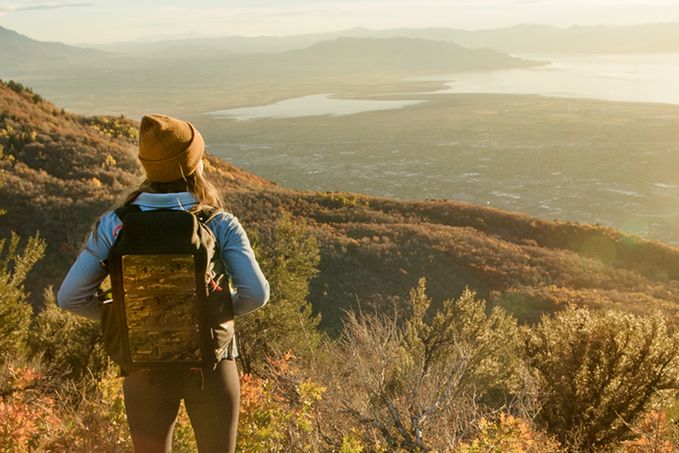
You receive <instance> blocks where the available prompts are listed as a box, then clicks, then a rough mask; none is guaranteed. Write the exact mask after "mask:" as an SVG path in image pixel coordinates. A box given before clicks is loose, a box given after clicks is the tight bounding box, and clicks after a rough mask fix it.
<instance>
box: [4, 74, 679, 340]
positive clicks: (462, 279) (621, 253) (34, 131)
mask: <svg viewBox="0 0 679 453" xmlns="http://www.w3.org/2000/svg"><path fill="white" fill-rule="evenodd" d="M135 141H136V123H135V122H133V121H131V120H128V119H125V118H119V117H83V116H79V115H74V114H70V113H67V112H64V111H63V110H62V109H60V108H58V107H56V106H54V105H53V104H51V103H49V102H47V101H45V100H43V99H42V98H41V97H40V96H38V95H36V94H34V93H32V92H30V91H27V90H26V89H22V88H21V87H20V86H18V85H16V84H10V85H8V84H4V83H3V84H1V85H0V144H1V145H2V149H3V152H2V157H1V158H0V181H1V182H2V184H1V186H0V209H4V210H6V211H7V214H6V215H5V216H4V217H3V218H2V222H1V223H0V237H5V236H7V234H8V233H9V231H10V230H14V231H17V232H20V233H21V234H22V235H23V236H24V237H26V236H28V235H29V234H33V233H34V232H36V231H40V234H41V236H42V237H44V238H45V239H46V240H47V243H48V251H47V257H46V258H45V259H43V261H42V262H41V263H40V264H39V265H38V266H37V268H36V269H35V271H34V272H33V274H32V275H31V279H30V289H31V290H32V292H33V297H34V299H35V300H39V296H40V293H41V291H42V289H43V288H44V286H45V285H47V284H53V285H58V284H59V281H60V279H61V278H63V275H64V274H65V271H66V270H67V268H68V266H69V265H70V263H71V261H72V260H73V258H74V257H75V255H76V253H77V251H78V248H79V247H80V245H81V243H82V240H83V238H84V236H85V234H86V233H87V231H88V229H89V228H90V226H91V225H92V224H93V222H94V221H95V219H96V217H97V215H98V214H100V213H102V212H103V211H104V210H105V209H107V208H108V207H109V206H110V205H111V203H112V202H113V200H114V199H116V198H117V197H119V196H120V195H121V194H122V193H123V191H124V190H125V188H126V187H127V186H129V185H130V184H132V183H133V182H134V181H135V180H136V179H137V178H138V176H139V167H138V166H137V164H136V161H135ZM209 162H210V165H208V166H207V172H208V175H209V176H210V177H211V178H212V179H213V180H214V181H216V183H217V185H218V187H219V188H220V189H221V190H222V192H223V193H224V196H225V198H226V200H227V204H228V205H229V207H230V209H231V210H232V211H233V212H234V213H235V214H236V215H237V216H238V217H239V218H240V219H241V220H242V221H243V223H244V224H245V226H246V228H247V229H248V230H250V231H252V232H254V231H256V230H258V229H261V228H267V227H270V226H271V225H272V223H273V222H274V221H275V217H276V216H277V213H278V212H280V210H286V211H288V212H290V213H292V214H293V216H295V218H297V219H299V220H300V221H305V222H307V223H308V225H309V227H310V230H311V231H312V232H313V234H314V235H315V236H316V237H317V238H318V240H319V245H320V247H321V264H320V271H321V272H320V275H319V276H318V277H317V278H316V279H315V280H313V282H312V293H311V296H310V300H311V302H312V303H313V305H314V307H315V309H316V310H318V311H320V312H321V313H322V314H323V317H324V322H323V326H324V327H325V328H327V329H329V330H335V329H336V328H337V327H338V325H339V324H338V323H339V320H340V318H341V317H342V313H343V310H344V309H356V308H358V307H360V309H361V310H363V311H372V310H386V309H391V308H392V307H393V306H394V305H397V304H398V303H399V300H402V298H403V297H405V296H406V294H407V292H408V290H409V289H410V288H412V287H414V286H415V285H416V283H417V280H418V279H419V277H421V276H426V277H427V279H428V289H429V293H430V294H431V295H432V296H433V298H434V300H435V301H438V302H440V301H441V299H442V298H443V297H450V296H454V295H457V294H459V293H460V291H461V290H462V289H463V288H464V287H465V286H469V287H471V288H472V289H475V290H477V291H478V292H479V293H480V294H481V295H482V296H484V297H487V298H489V299H491V300H492V301H494V302H497V303H501V304H503V305H505V306H507V307H508V308H509V309H510V310H511V311H513V312H514V313H515V314H517V315H519V316H520V317H521V318H523V319H526V320H531V319H534V318H535V317H536V316H537V315H538V314H539V313H540V312H543V311H553V310H556V309H558V308H560V307H563V306H564V305H565V304H566V303H568V302H574V303H576V304H581V305H587V306H592V307H598V308H603V307H611V306H615V307H618V308H622V309H626V310H630V311H634V312H643V313H648V312H652V311H655V310H662V311H663V312H665V313H666V314H667V315H669V316H670V317H671V318H672V319H673V320H675V321H676V320H677V319H679V317H678V315H677V302H679V249H675V248H672V247H669V246H666V245H664V244H661V243H654V242H648V241H643V240H640V239H637V238H634V237H630V236H627V235H624V234H622V233H619V232H617V231H614V230H611V229H607V228H603V227H598V226H589V225H578V224H571V223H562V222H550V221H543V220H538V219H535V218H531V217H528V216H525V215H521V214H514V213H509V212H505V211H501V210H497V209H492V208H487V207H482V206H476V205H470V204H465V203H460V202H454V201H398V200H393V199H387V198H377V197H369V196H364V195H359V194H352V193H317V192H304V191H294V190H289V189H285V188H282V187H279V186H277V185H275V184H273V183H271V182H269V181H266V180H264V179H261V178H259V177H257V176H254V175H251V174H248V173H246V172H244V171H242V170H240V169H238V168H236V167H234V166H232V165H230V164H228V163H226V162H224V161H221V160H219V159H217V158H214V157H211V158H210V160H209ZM273 291H274V294H275V288H274V289H273ZM274 303H275V301H274Z"/></svg>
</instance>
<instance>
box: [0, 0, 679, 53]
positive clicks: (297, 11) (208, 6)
mask: <svg viewBox="0 0 679 453" xmlns="http://www.w3.org/2000/svg"><path fill="white" fill-rule="evenodd" d="M648 22H679V0H191V1H176V0H165V1H161V0H108V1H102V0H75V1H67V0H54V1H45V0H0V26H2V27H5V28H9V29H11V30H14V31H17V32H19V33H22V34H24V35H27V36H29V37H31V38H33V39H37V40H40V41H61V42H65V43H69V44H83V43H107V42H120V41H131V40H135V39H148V38H158V37H169V36H179V37H185V36H199V35H205V36H214V35H242V36H260V35H291V34H300V33H313V32H324V31H335V30H342V29H347V28H353V27H367V28H373V29H387V28H395V27H412V28H423V27H452V28H463V29H468V30H477V29H484V28H497V27H504V26H510V25H515V24H518V23H540V24H548V25H556V26H561V27H567V26H571V25H591V24H607V25H608V24H610V25H626V24H636V23H648Z"/></svg>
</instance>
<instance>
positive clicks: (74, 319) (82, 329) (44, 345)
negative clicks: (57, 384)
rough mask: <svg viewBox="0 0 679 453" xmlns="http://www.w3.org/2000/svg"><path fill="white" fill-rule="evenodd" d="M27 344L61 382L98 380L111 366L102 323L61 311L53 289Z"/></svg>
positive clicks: (47, 297) (46, 296) (50, 290)
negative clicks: (88, 376)
mask: <svg viewBox="0 0 679 453" xmlns="http://www.w3.org/2000/svg"><path fill="white" fill-rule="evenodd" d="M28 342H29V345H30V348H31V353H32V354H33V355H34V356H40V357H42V360H43V362H44V364H45V365H46V366H47V367H48V369H49V373H51V374H53V375H55V376H59V377H60V378H62V379H73V380H81V379H83V378H84V377H85V376H87V375H92V376H94V377H95V378H99V377H100V376H101V375H102V374H103V373H104V372H105V371H106V370H107V369H108V367H109V366H111V365H110V361H109V359H108V358H107V355H106V352H105V351H104V348H103V344H102V342H101V326H100V323H99V322H98V321H92V320H89V319H86V318H83V317H81V316H77V315H75V314H73V313H70V312H68V311H66V310H62V309H61V308H59V307H58V306H57V303H56V299H55V297H54V293H53V292H52V289H51V288H49V289H47V290H45V293H44V303H43V310H42V312H40V314H39V315H38V316H36V317H35V318H34V319H33V322H32V324H31V329H30V334H29V337H28Z"/></svg>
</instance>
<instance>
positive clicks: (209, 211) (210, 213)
mask: <svg viewBox="0 0 679 453" xmlns="http://www.w3.org/2000/svg"><path fill="white" fill-rule="evenodd" d="M220 212H221V210H220V209H219V208H215V207H214V206H201V207H200V208H199V209H198V210H197V211H194V212H193V215H195V216H196V218H197V219H198V221H199V222H200V223H202V224H203V225H206V224H207V223H208V222H209V221H210V220H212V219H213V218H214V217H215V216H216V215H217V214H219V213H220Z"/></svg>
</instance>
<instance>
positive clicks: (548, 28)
mask: <svg viewBox="0 0 679 453" xmlns="http://www.w3.org/2000/svg"><path fill="white" fill-rule="evenodd" d="M677 25H678V24H676V23H662V22H661V23H645V24H635V25H572V26H569V27H556V26H552V25H544V24H517V25H512V26H508V27H501V28H489V29H481V30H465V29H456V28H449V27H426V28H411V27H401V28H392V29H381V30H377V29H369V28H365V27H354V28H350V29H345V30H338V31H333V32H325V33H306V34H297V35H286V36H253V37H245V36H237V35H226V36H211V37H202V38H194V39H191V40H173V39H167V40H160V41H155V42H152V43H146V44H140V43H138V42H119V43H111V44H91V46H92V47H94V48H98V49H102V50H109V51H115V52H122V53H142V54H143V53H145V52H155V51H157V50H158V49H159V48H162V47H164V46H169V45H172V43H174V44H175V45H176V44H177V43H178V42H180V41H181V42H192V43H193V44H195V45H200V44H201V43H204V44H210V45H212V46H219V47H222V48H224V49H226V50H230V51H232V52H244V53H251V52H254V53H256V52H282V51H285V50H292V49H297V48H302V47H307V46H309V45H312V44H313V43H315V42H319V41H323V40H328V39H334V38H337V37H340V36H346V37H396V36H401V37H413V38H422V39H435V40H443V41H451V42H455V43H456V44H458V45H461V46H465V47H470V46H471V47H474V48H484V47H488V48H492V49H494V50H499V51H505V52H543V53H550V52H559V51H569V52H579V51H582V52H601V53H606V52H609V51H612V52H625V53H629V52H654V51H655V52H658V51H675V52H676V51H679V39H677V38H678V37H679V27H678V26H677ZM582 34H584V35H585V37H582V36H578V35H582ZM602 34H603V35H602ZM605 35H608V36H605ZM597 36H598V37H597ZM574 37H575V38H576V39H575V41H574V40H573V38H574ZM517 38H520V40H519V42H518V43H517V42H513V41H515V40H516V39H517ZM604 38H605V39H604ZM659 38H660V39H663V40H665V41H666V44H664V45H663V49H662V50H658V49H656V50H654V46H657V41H658V39H659ZM556 39H559V40H567V42H564V43H560V44H558V45H557V43H556V42H555V40H556ZM615 41H618V42H620V44H614V42H615Z"/></svg>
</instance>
